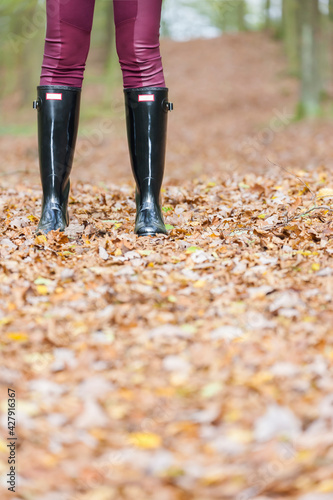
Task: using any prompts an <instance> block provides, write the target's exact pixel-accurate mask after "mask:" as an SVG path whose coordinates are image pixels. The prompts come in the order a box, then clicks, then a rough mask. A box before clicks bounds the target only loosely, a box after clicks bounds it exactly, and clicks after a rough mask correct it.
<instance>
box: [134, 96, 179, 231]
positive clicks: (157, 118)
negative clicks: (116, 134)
mask: <svg viewBox="0 0 333 500" xmlns="http://www.w3.org/2000/svg"><path fill="white" fill-rule="evenodd" d="M124 94H125V107H126V125H127V137H128V146H129V152H130V159H131V166H132V171H133V175H134V178H135V182H136V192H135V200H136V210H137V212H136V219H135V229H134V232H135V233H136V234H138V235H139V236H146V235H156V234H157V233H162V234H167V230H166V228H165V225H164V220H163V215H162V210H161V196H160V192H161V186H162V181H163V175H164V164H165V148H166V135H167V118H168V111H170V110H171V109H173V105H172V103H169V102H168V89H167V88H165V87H143V88H136V89H124Z"/></svg>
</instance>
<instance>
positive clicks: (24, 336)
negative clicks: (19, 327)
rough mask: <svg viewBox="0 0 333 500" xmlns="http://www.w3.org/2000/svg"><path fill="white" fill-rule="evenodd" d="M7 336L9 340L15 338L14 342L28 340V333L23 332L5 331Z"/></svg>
mask: <svg viewBox="0 0 333 500" xmlns="http://www.w3.org/2000/svg"><path fill="white" fill-rule="evenodd" d="M7 337H8V338H9V339H10V340H15V342H26V341H27V340H28V335H27V334H26V333H24V332H10V333H7Z"/></svg>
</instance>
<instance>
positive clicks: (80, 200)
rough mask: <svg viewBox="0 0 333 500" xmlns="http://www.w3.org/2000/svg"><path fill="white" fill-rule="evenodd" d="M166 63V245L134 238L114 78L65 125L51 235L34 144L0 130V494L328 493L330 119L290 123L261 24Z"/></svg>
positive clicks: (290, 99) (131, 497) (124, 499)
mask: <svg viewBox="0 0 333 500" xmlns="http://www.w3.org/2000/svg"><path fill="white" fill-rule="evenodd" d="M163 57H164V60H165V66H166V67H167V68H168V70H167V74H166V77H167V82H168V85H169V87H170V89H172V91H170V98H172V100H173V101H174V104H175V111H174V112H173V113H172V114H170V121H169V147H168V168H167V174H166V182H165V191H164V194H163V195H164V214H165V220H166V222H167V224H169V227H170V233H169V235H168V236H167V237H164V236H161V237H159V238H149V237H147V238H137V237H136V236H135V235H134V234H133V220H134V213H135V207H134V202H133V183H132V179H131V176H130V171H129V167H128V153H127V144H126V142H125V138H124V121H123V118H122V116H123V115H122V95H121V94H122V93H121V90H119V91H117V92H115V98H114V102H115V105H114V110H113V115H114V119H113V122H112V123H111V124H110V122H107V123H105V122H104V121H102V120H99V119H97V120H95V121H94V122H93V124H92V125H91V124H90V130H91V129H94V131H95V135H91V136H90V137H88V138H87V137H85V136H84V130H83V131H82V132H81V137H80V140H79V144H78V148H77V152H78V154H77V158H76V167H75V168H74V174H73V188H72V192H71V199H70V212H71V225H70V227H69V228H68V230H67V231H66V233H65V234H58V233H53V234H50V235H48V237H47V238H45V237H41V236H39V237H36V236H35V235H34V228H35V227H36V223H37V219H36V215H39V210H40V186H39V179H38V176H37V172H36V164H37V157H36V141H35V138H34V137H20V138H17V137H9V136H7V137H1V138H0V153H1V162H2V166H3V170H2V174H4V173H5V174H6V175H2V176H1V177H0V221H1V224H0V252H1V253H0V257H1V260H0V328H1V344H0V345H1V351H0V356H1V364H0V380H1V412H2V420H1V425H2V429H1V430H2V440H0V476H1V484H0V488H1V498H3V499H4V500H7V499H15V500H16V499H20V500H147V499H151V500H156V499H158V500H208V499H218V500H235V499H236V500H250V499H256V500H269V499H273V498H274V499H276V500H282V499H284V500H285V499H287V500H331V499H332V498H333V482H332V479H331V471H332V460H333V455H332V449H333V446H332V445H333V419H332V415H333V412H332V404H333V378H332V365H333V337H332V324H333V311H332V295H333V266H332V254H333V244H332V224H331V221H332V216H331V213H330V211H329V207H330V206H331V203H332V199H333V189H332V188H333V175H332V169H331V161H332V160H331V145H330V142H329V138H330V135H331V134H330V129H331V125H330V124H329V123H312V124H309V123H305V124H304V123H302V124H292V123H289V122H290V113H291V110H293V108H294V102H295V96H296V93H297V87H296V83H295V82H294V81H293V80H291V79H290V78H288V77H287V76H286V75H285V74H284V60H283V57H282V55H281V53H280V48H279V45H278V44H277V43H276V42H273V41H272V40H270V39H267V38H266V37H265V36H264V35H262V34H244V35H242V36H241V37H238V36H234V35H231V36H227V37H225V38H221V39H216V40H210V41H195V42H188V43H184V44H181V45H178V44H175V43H173V42H169V41H165V42H164V44H163ZM94 95H95V91H93V89H92V88H91V87H89V86H87V88H86V104H85V105H87V106H88V105H89V102H93V101H92V100H93V98H94ZM90 100H91V101H90ZM94 137H95V140H96V141H97V142H98V143H99V144H98V146H97V147H96V146H94V143H93V138H94ZM267 156H268V157H269V158H271V159H272V160H273V161H275V162H277V163H280V164H281V165H282V166H283V167H284V168H288V169H291V170H292V171H293V172H294V174H296V175H289V174H288V173H287V172H285V171H284V170H281V169H279V168H278V167H275V166H273V165H272V164H270V163H268V162H267V160H266V157H267ZM14 171H19V173H17V174H15V173H14ZM8 174H11V175H8ZM307 186H308V187H307ZM314 203H316V204H317V205H318V208H317V209H316V210H313V206H314ZM324 204H325V206H326V207H327V208H328V209H327V208H323V205H324ZM320 207H321V208H320ZM8 388H11V389H14V390H15V393H16V400H17V410H18V415H16V420H17V422H16V423H17V429H16V435H17V437H18V440H17V443H18V447H17V450H16V451H17V455H18V462H17V470H18V477H16V481H17V487H16V493H15V494H13V493H11V492H8V491H7V487H8V485H7V484H6V480H7V476H6V474H7V473H8V472H9V469H8V467H9V465H8V463H7V460H8V453H9V452H8V448H7V442H8V440H7V437H10V436H9V434H8V429H7V410H8V407H7V398H8V395H7V389H8Z"/></svg>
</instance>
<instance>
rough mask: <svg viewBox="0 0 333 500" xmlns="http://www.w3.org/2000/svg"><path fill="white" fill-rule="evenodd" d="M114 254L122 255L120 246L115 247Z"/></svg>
mask: <svg viewBox="0 0 333 500" xmlns="http://www.w3.org/2000/svg"><path fill="white" fill-rule="evenodd" d="M114 254H115V255H116V256H117V257H118V256H119V255H122V251H121V250H120V248H117V250H116V251H115V253H114Z"/></svg>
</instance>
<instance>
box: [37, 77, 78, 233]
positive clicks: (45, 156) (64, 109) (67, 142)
mask: <svg viewBox="0 0 333 500" xmlns="http://www.w3.org/2000/svg"><path fill="white" fill-rule="evenodd" d="M80 97H81V89H80V88H77V87H67V86H54V85H45V86H39V87H37V100H36V101H34V105H33V106H34V108H36V109H37V112H38V152H39V168H40V176H41V181H42V188H43V199H42V215H41V218H40V221H39V224H38V227H37V230H36V232H37V233H48V232H49V231H52V230H57V229H59V230H60V231H64V229H65V228H66V227H67V226H68V224H69V217H68V209H67V205H68V195H69V188H70V181H69V175H70V172H71V169H72V163H73V157H74V150H75V143H76V137H77V131H78V126H79V113H80Z"/></svg>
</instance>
